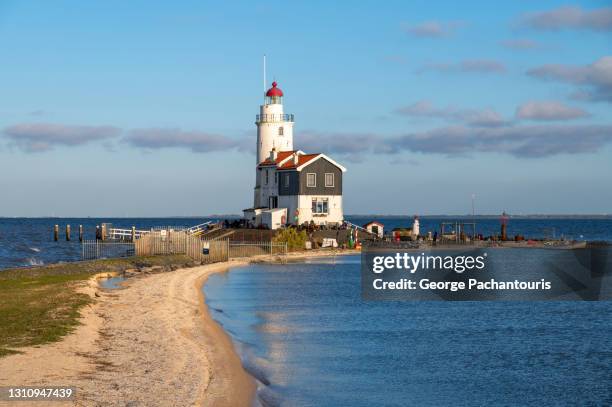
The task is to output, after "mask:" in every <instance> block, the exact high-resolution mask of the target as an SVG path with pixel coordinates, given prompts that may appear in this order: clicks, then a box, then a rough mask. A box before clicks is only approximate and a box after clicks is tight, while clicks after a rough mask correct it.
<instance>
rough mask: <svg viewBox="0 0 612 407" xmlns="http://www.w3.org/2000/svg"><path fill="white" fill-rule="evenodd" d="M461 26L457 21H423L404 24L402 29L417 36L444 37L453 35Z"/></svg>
mask: <svg viewBox="0 0 612 407" xmlns="http://www.w3.org/2000/svg"><path fill="white" fill-rule="evenodd" d="M460 26H461V23H460V22H458V21H449V22H442V21H424V22H422V23H419V24H414V25H405V26H404V31H406V32H407V33H408V34H410V35H412V36H415V37H419V38H444V37H449V36H451V35H453V33H454V32H455V30H456V29H457V28H458V27H460Z"/></svg>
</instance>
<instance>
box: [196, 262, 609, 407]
mask: <svg viewBox="0 0 612 407" xmlns="http://www.w3.org/2000/svg"><path fill="white" fill-rule="evenodd" d="M359 261H360V259H359V257H356V256H351V257H339V258H336V259H335V261H332V260H329V259H325V260H321V259H319V260H312V261H309V262H308V263H305V264H301V263H295V264H284V265H269V264H264V265H249V266H246V267H240V268H235V269H233V270H232V271H231V272H230V273H224V274H216V275H213V276H211V277H210V278H209V280H208V282H207V284H206V286H205V287H204V290H205V293H206V298H207V303H208V305H209V307H210V308H211V312H212V315H213V317H214V318H215V319H216V320H217V321H219V322H220V323H221V324H222V325H223V327H224V329H226V330H227V331H228V332H229V333H230V334H231V336H232V337H233V339H234V341H235V343H236V346H237V348H238V350H239V352H240V354H241V356H242V358H243V362H244V365H245V367H246V368H247V369H248V370H249V371H250V372H251V373H252V374H253V375H254V376H255V377H257V378H258V379H259V382H260V390H259V392H258V398H259V402H260V403H261V404H265V405H286V406H358V407H359V406H364V407H365V406H374V405H375V406H405V405H419V406H423V405H425V406H440V405H533V406H536V405H537V406H540V405H589V404H591V405H605V404H608V405H609V404H610V403H612V386H611V384H610V377H612V341H610V339H609V338H610V337H612V318H611V317H610V316H611V315H612V312H611V311H612V303H611V302H364V301H362V300H361V297H360V270H359Z"/></svg>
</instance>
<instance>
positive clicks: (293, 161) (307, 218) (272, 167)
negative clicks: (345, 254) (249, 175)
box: [244, 82, 346, 229]
mask: <svg viewBox="0 0 612 407" xmlns="http://www.w3.org/2000/svg"><path fill="white" fill-rule="evenodd" d="M293 123H294V121H293V115H292V114H286V113H284V111H283V92H282V91H281V90H280V88H279V87H278V85H277V83H276V82H273V83H272V87H271V88H270V89H269V90H268V91H267V92H266V95H265V100H264V104H263V105H261V106H260V113H259V114H258V115H257V117H256V121H255V124H256V125H257V163H256V164H257V166H256V170H255V190H254V199H253V207H252V208H249V209H245V210H244V217H245V219H247V220H248V221H249V222H251V223H252V224H253V225H254V226H260V225H262V224H263V225H266V226H268V227H270V228H271V229H276V228H277V227H279V226H282V225H286V224H293V225H301V224H305V223H311V222H314V223H315V224H317V225H334V224H340V223H342V222H343V220H344V213H343V210H342V175H343V173H344V172H345V171H346V168H344V167H343V166H342V165H340V164H338V163H337V162H336V161H334V160H332V159H331V158H330V157H328V156H327V155H325V154H323V153H315V154H306V153H305V152H303V151H301V150H295V149H294V148H293Z"/></svg>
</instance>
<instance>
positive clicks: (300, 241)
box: [272, 228, 308, 250]
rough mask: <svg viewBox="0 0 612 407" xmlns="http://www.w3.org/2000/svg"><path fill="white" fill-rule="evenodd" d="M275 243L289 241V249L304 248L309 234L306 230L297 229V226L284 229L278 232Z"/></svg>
mask: <svg viewBox="0 0 612 407" xmlns="http://www.w3.org/2000/svg"><path fill="white" fill-rule="evenodd" d="M272 240H273V242H274V243H287V250H304V248H305V246H306V241H307V240H308V235H307V234H306V231H305V230H302V231H299V232H298V231H297V229H295V228H288V229H283V230H281V231H279V232H277V233H276V236H274V239H272Z"/></svg>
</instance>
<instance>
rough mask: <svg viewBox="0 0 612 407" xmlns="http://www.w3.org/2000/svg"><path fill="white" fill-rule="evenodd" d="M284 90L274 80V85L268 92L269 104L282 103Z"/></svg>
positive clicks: (267, 100) (267, 101) (267, 102)
mask: <svg viewBox="0 0 612 407" xmlns="http://www.w3.org/2000/svg"><path fill="white" fill-rule="evenodd" d="M282 98H283V91H282V90H281V89H280V88H279V87H278V84H277V83H276V82H272V87H271V88H270V89H268V91H267V92H266V104H267V105H280V104H282V103H283V99H282Z"/></svg>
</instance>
